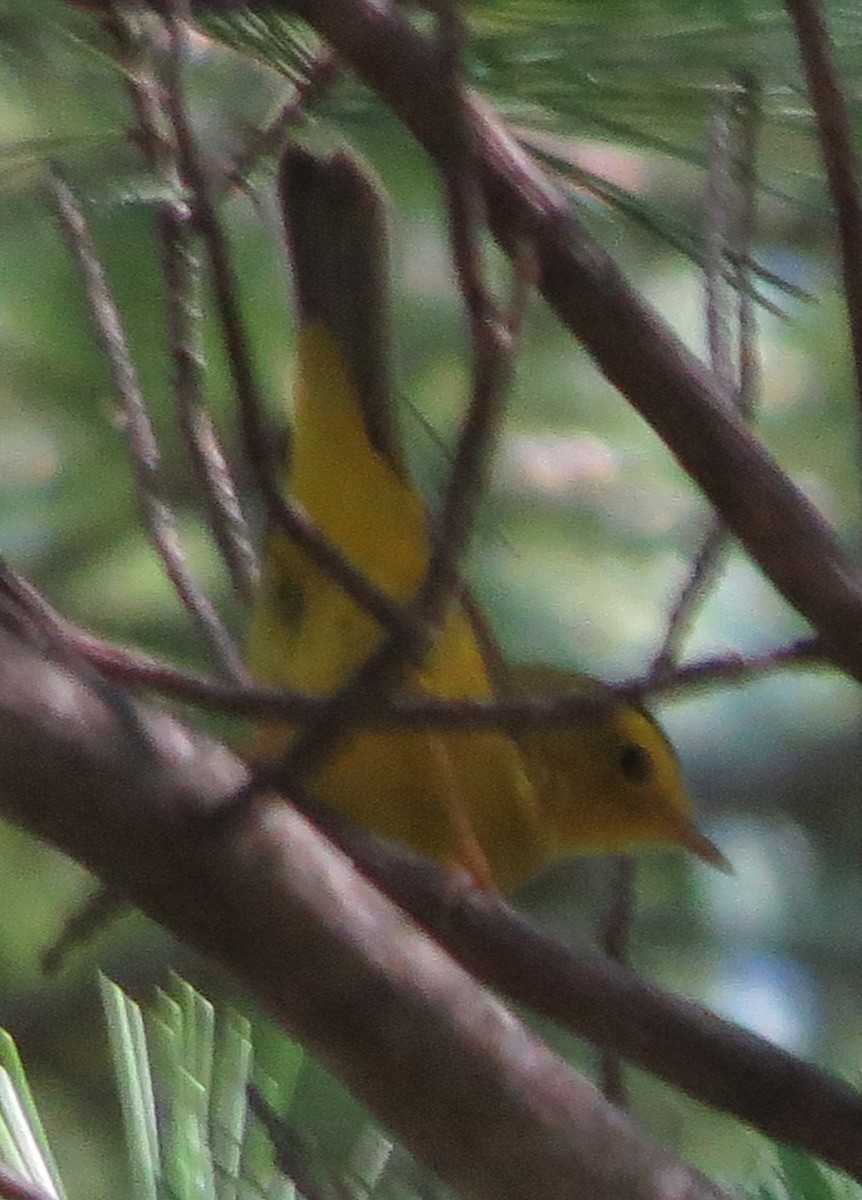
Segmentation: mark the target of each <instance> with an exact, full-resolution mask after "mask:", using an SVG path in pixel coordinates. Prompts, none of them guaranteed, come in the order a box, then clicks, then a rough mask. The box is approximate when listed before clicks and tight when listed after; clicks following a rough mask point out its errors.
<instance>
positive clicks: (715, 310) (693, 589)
mask: <svg viewBox="0 0 862 1200" xmlns="http://www.w3.org/2000/svg"><path fill="white" fill-rule="evenodd" d="M733 113H734V115H735V122H734V138H733V148H732V147H731V141H730V137H729V133H728V128H727V110H726V102H725V101H724V100H722V101H721V102H720V110H719V112H718V113H717V114H716V115H715V117H714V118H713V135H712V138H711V154H712V155H715V156H716V157H717V159H718V162H717V163H715V164H713V163H712V161H711V162H710V172H709V184H708V188H707V197H708V200H707V211H706V233H705V241H706V244H707V246H708V247H709V254H708V256H707V264H708V271H707V280H706V296H707V306H706V316H707V331H708V342H709V349H710V361H711V366H712V369H713V373H714V374H715V376H716V381H717V384H718V386H719V387H720V388H721V389H722V391H723V392H724V393H725V394H726V395H727V397H728V399H729V400H730V401H731V402H732V403H733V404H734V406H735V407H736V408H737V409H738V410H739V411H740V412H741V413H742V414H743V416H744V417H746V419H750V418H751V416H752V415H753V411H754V404H755V400H756V396H757V390H758V386H759V382H760V370H759V359H758V353H757V344H756V338H757V325H756V320H755V316H754V309H753V305H752V302H751V295H750V291H751V247H752V241H753V238H754V232H755V227H756V195H757V177H756V172H755V166H754V164H755V161H756V154H757V134H758V130H759V127H760V104H759V91H758V88H757V84H756V82H755V81H754V80H753V79H752V78H750V77H748V78H746V79H745V80H744V81H743V83H742V86H741V88H740V91H739V95H738V96H737V97H736V102H735V104H734V107H733ZM731 158H732V159H733V169H734V174H735V179H736V190H735V198H734V196H732V195H731V194H730V192H729V184H730V179H729V175H730V167H731V162H730V159H731ZM733 210H735V211H733ZM729 238H732V239H733V240H732V242H730V243H729V240H728V239H729ZM728 258H730V259H731V260H732V262H733V263H734V264H735V265H734V268H733V273H734V287H735V291H736V294H737V330H736V344H737V349H738V356H739V361H738V364H737V365H734V363H733V356H732V347H731V338H730V334H729V330H728V325H727V315H726V311H725V305H724V299H723V297H724V295H725V292H726V288H725V286H724V277H725V270H726V267H725V263H726V261H727V260H728ZM727 540H728V539H727V530H726V528H725V525H724V522H723V521H722V520H721V519H720V518H718V517H715V516H712V515H711V517H710V523H709V526H708V528H707V531H706V533H705V534H704V536H703V540H702V542H701V545H700V547H699V549H698V551H697V553H696V554H695V556H694V559H693V560H692V564H691V568H690V570H689V573H688V576H687V577H686V579H685V582H684V583H683V586H682V587H681V589H680V591H679V594H678V596H677V598H676V600H675V602H674V604H673V607H672V609H671V611H670V613H669V615H668V619H667V623H666V626H665V635H664V639H663V641H662V645H661V646H660V648H659V650H658V652H657V653H656V655H655V658H654V660H653V667H652V669H653V670H654V671H656V672H661V671H663V670H665V669H666V668H667V667H669V666H672V665H673V664H674V663H675V662H676V661H677V659H678V658H679V655H680V654H681V652H682V647H683V644H684V642H685V639H686V638H687V636H688V634H689V631H690V629H691V626H692V624H693V622H694V619H695V617H696V615H697V611H698V608H699V607H700V605H701V604H702V603H703V601H704V600H705V599H706V596H707V595H708V593H709V588H710V585H711V584H712V583H713V582H714V581H715V580H716V578H717V576H718V573H719V571H720V570H721V567H722V564H723V562H724V559H725V553H726V550H727Z"/></svg>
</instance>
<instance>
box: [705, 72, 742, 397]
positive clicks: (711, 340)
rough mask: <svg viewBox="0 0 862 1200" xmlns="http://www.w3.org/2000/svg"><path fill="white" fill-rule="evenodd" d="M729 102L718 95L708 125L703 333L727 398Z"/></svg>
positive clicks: (732, 380)
mask: <svg viewBox="0 0 862 1200" xmlns="http://www.w3.org/2000/svg"><path fill="white" fill-rule="evenodd" d="M729 103H730V101H729V98H728V97H727V96H726V95H725V94H724V93H722V92H719V93H718V96H717V99H716V105H715V111H714V112H713V114H712V116H711V118H710V122H709V150H708V154H707V163H708V167H707V175H706V194H705V203H704V238H703V240H704V295H705V298H706V333H707V344H708V347H709V360H710V365H711V366H712V372H713V375H714V376H715V378H716V380H717V381H718V384H719V386H720V387H722V388H724V389H725V391H726V392H727V394H728V397H730V396H732V395H733V392H734V391H735V387H736V371H735V369H734V362H733V341H732V337H731V333H730V317H729V314H728V309H727V289H726V287H725V286H724V284H725V276H726V270H727V267H726V261H727V247H728V241H729V237H728V226H729V222H730V214H731V210H732V204H733V193H732V190H731V188H732V185H731V178H730V174H731V146H730V129H729V125H728V110H729Z"/></svg>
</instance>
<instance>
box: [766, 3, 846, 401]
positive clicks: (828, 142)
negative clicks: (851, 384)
mask: <svg viewBox="0 0 862 1200" xmlns="http://www.w3.org/2000/svg"><path fill="white" fill-rule="evenodd" d="M785 7H786V8H787V11H788V13H789V15H790V19H791V21H792V22H793V26H794V29H795V31H796V41H797V44H798V46H799V53H800V56H801V58H802V65H803V67H804V69H805V75H806V79H807V81H808V95H809V98H810V100H811V107H812V108H813V109H814V117H815V120H816V122H817V131H818V134H819V136H820V152H821V154H822V155H823V164H824V166H825V168H826V177H827V179H828V180H829V191H830V193H831V195H832V203H833V205H834V208H835V218H836V222H837V233H838V246H839V250H840V254H841V273H842V277H843V280H844V292H845V295H846V297H847V317H848V321H849V324H850V341H851V345H852V347H853V361H854V364H855V377H856V398H857V402H858V404H859V405H860V420H862V198H860V192H859V159H858V156H857V153H856V150H855V147H854V139H853V128H852V125H851V122H850V115H849V113H848V110H847V98H846V96H845V94H844V91H843V89H842V87H841V83H840V80H839V77H838V70H837V67H836V64H835V53H834V47H833V45H832V42H831V40H830V37H829V31H828V29H827V27H826V18H825V14H824V12H823V6H822V4H821V3H820V2H819V0H785Z"/></svg>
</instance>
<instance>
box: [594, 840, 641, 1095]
mask: <svg viewBox="0 0 862 1200" xmlns="http://www.w3.org/2000/svg"><path fill="white" fill-rule="evenodd" d="M636 873H637V865H636V863H635V860H634V858H632V856H631V855H630V854H616V855H614V856H613V857H612V859H611V864H610V871H609V872H608V875H609V877H610V884H611V898H610V902H609V904H608V906H607V911H606V913H605V917H604V921H603V922H602V929H601V934H602V938H601V946H602V949H603V950H604V952H605V954H607V956H608V958H609V959H611V960H612V961H613V962H615V963H619V964H620V965H625V964H626V963H627V962H628V941H629V934H630V932H631V923H632V918H633V916H634V908H635V876H636ZM601 1073H602V1092H603V1093H604V1095H605V1096H607V1098H608V1100H610V1102H611V1103H612V1104H616V1106H617V1107H618V1108H628V1091H627V1089H626V1081H625V1076H624V1074H623V1068H622V1063H621V1061H620V1057H619V1055H618V1054H616V1053H615V1052H613V1051H611V1052H608V1051H604V1052H603V1053H602V1057H601Z"/></svg>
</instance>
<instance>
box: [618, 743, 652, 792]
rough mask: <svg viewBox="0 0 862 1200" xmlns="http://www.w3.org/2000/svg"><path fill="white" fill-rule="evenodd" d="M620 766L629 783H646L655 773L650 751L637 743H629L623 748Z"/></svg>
mask: <svg viewBox="0 0 862 1200" xmlns="http://www.w3.org/2000/svg"><path fill="white" fill-rule="evenodd" d="M619 764H620V770H621V771H622V773H623V775H625V777H626V779H627V780H628V781H629V783H646V781H647V780H648V779H649V778H650V776H651V775H652V772H653V761H652V758H651V756H650V753H649V751H648V750H645V749H644V748H643V746H639V745H638V744H637V742H628V743H627V744H626V745H625V746H623V748H622V750H621V751H620V757H619Z"/></svg>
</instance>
